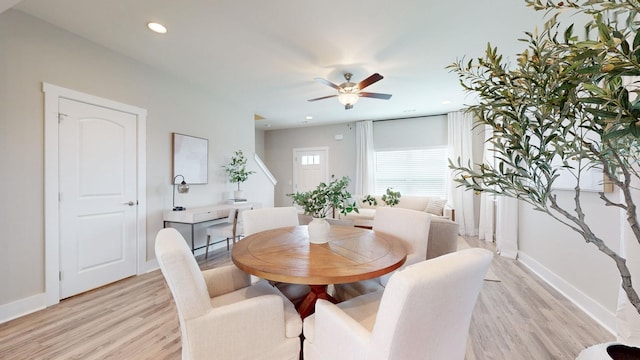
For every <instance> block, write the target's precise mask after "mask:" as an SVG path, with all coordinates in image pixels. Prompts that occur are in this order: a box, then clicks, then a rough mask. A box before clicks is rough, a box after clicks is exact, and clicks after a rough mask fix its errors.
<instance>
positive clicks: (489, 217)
mask: <svg viewBox="0 0 640 360" xmlns="http://www.w3.org/2000/svg"><path fill="white" fill-rule="evenodd" d="M483 134H484V148H483V150H482V161H483V162H484V163H485V164H487V165H489V166H493V165H494V163H495V158H494V156H493V151H492V148H493V145H492V144H491V143H490V142H488V141H487V140H489V139H490V138H491V135H492V134H493V131H492V129H491V127H490V126H488V125H486V126H485V128H484V131H483ZM495 209H496V197H495V195H494V194H490V193H486V192H483V193H482V194H480V214H479V224H478V238H479V239H480V240H485V241H489V242H493V241H494V240H495V238H494V234H495V225H494V224H495V223H494V222H495Z"/></svg>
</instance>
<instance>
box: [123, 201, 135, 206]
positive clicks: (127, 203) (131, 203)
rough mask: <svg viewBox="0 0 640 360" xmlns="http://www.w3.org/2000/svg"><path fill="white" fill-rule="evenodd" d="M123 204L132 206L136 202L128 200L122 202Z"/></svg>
mask: <svg viewBox="0 0 640 360" xmlns="http://www.w3.org/2000/svg"><path fill="white" fill-rule="evenodd" d="M124 204H125V205H129V206H133V205H135V204H136V203H134V202H133V201H129V202H126V203H124Z"/></svg>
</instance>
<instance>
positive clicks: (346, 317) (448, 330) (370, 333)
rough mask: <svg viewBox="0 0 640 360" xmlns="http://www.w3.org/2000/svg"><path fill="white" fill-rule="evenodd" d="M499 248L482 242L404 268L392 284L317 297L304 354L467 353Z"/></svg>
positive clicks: (415, 358) (370, 357) (407, 357)
mask: <svg viewBox="0 0 640 360" xmlns="http://www.w3.org/2000/svg"><path fill="white" fill-rule="evenodd" d="M492 257H493V254H492V253H491V252H490V251H488V250H485V249H480V248H474V249H468V250H463V251H459V252H455V253H450V254H446V255H443V256H440V257H438V258H434V259H431V260H428V261H422V262H419V263H417V264H414V265H411V266H408V267H406V268H404V269H403V270H400V271H397V272H396V273H394V275H393V276H392V277H391V279H390V280H389V283H388V284H387V286H386V288H384V289H383V290H381V291H376V292H373V293H369V294H366V295H363V296H359V297H355V298H353V299H351V300H348V301H345V302H342V303H339V304H337V305H336V304H332V303H330V302H328V301H325V300H319V301H318V302H317V303H316V312H315V314H314V315H311V316H309V317H307V318H306V319H305V320H304V325H303V328H304V331H303V334H304V337H305V341H304V359H305V360H323V359H345V360H356V359H357V360H365V359H366V360H442V359H447V360H463V359H464V357H465V352H466V345H467V338H468V333H469V324H470V321H471V314H472V312H473V308H474V306H475V303H476V301H477V298H478V294H479V292H480V289H481V288H482V284H483V279H484V276H485V274H486V272H487V270H488V268H489V265H490V263H491V259H492Z"/></svg>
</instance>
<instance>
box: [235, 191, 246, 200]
mask: <svg viewBox="0 0 640 360" xmlns="http://www.w3.org/2000/svg"><path fill="white" fill-rule="evenodd" d="M233 198H234V199H235V200H238V199H245V197H244V191H243V190H236V191H234V192H233Z"/></svg>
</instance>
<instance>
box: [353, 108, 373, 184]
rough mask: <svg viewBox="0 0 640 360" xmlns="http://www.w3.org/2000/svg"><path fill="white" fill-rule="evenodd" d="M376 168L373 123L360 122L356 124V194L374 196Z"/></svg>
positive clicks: (368, 121)
mask: <svg viewBox="0 0 640 360" xmlns="http://www.w3.org/2000/svg"><path fill="white" fill-rule="evenodd" d="M375 167H376V164H375V150H374V148H373V121H371V120H366V121H358V122H356V182H355V191H356V194H358V195H367V194H373V192H374V190H375V175H376V174H375Z"/></svg>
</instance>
